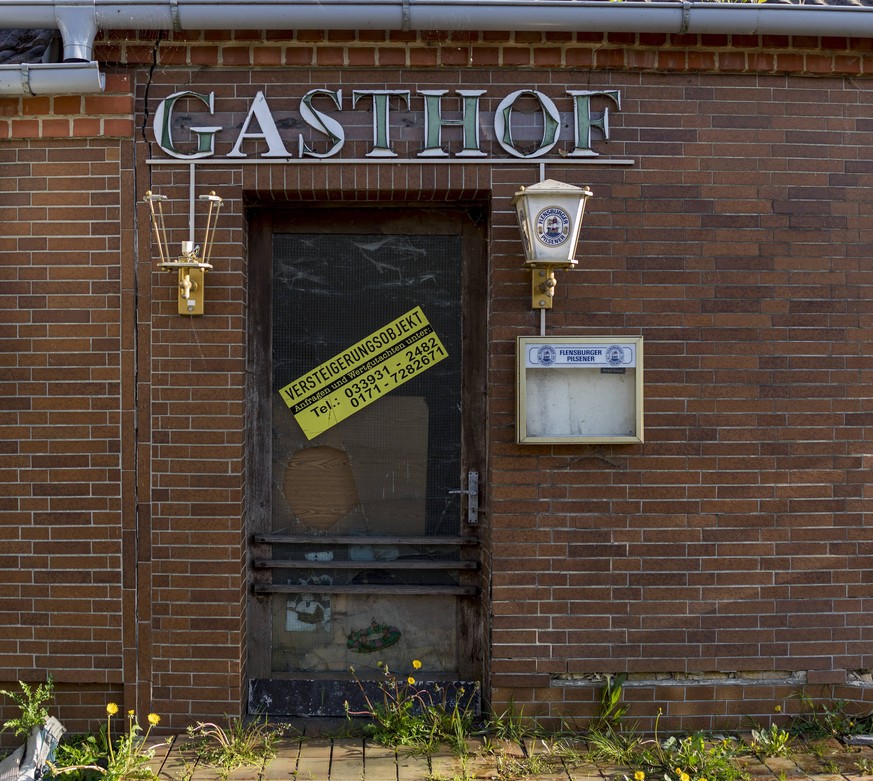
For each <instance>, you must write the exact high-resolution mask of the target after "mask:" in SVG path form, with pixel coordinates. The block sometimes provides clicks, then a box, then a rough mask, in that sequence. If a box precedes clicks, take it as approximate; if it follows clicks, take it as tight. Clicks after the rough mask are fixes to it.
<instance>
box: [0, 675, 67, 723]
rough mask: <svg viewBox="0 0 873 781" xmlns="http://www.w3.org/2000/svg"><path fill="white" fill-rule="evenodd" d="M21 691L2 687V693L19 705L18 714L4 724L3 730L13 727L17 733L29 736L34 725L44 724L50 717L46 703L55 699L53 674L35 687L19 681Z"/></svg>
mask: <svg viewBox="0 0 873 781" xmlns="http://www.w3.org/2000/svg"><path fill="white" fill-rule="evenodd" d="M18 686H19V688H20V691H17V692H11V691H7V690H6V689H0V694H2V695H3V696H4V697H9V698H10V699H11V700H12V701H13V702H14V703H15V704H16V705H17V706H18V716H17V717H16V718H14V719H9V721H7V722H5V723H4V724H3V730H7V729H11V730H12V731H13V733H14V734H16V735H23V736H27V735H29V734H30V732H31V730H32V729H33V728H34V727H39V726H42V725H43V724H44V723H45V720H46V719H47V718H48V717H49V712H48V708H46V707H45V703H48V702H51V701H52V699H54V681H53V680H52V677H51V675H49V676H48V677H47V678H46V681H45V683H41V684H40V685H39V686H37V687H36V688H35V689H33V688H31V687H30V686H28V685H27V684H26V683H25V682H24V681H19V682H18Z"/></svg>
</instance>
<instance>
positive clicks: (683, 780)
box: [679, 773, 691, 781]
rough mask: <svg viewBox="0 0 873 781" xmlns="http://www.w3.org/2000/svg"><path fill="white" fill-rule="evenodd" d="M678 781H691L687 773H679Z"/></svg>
mask: <svg viewBox="0 0 873 781" xmlns="http://www.w3.org/2000/svg"><path fill="white" fill-rule="evenodd" d="M679 781H691V776H689V775H688V773H680V774H679Z"/></svg>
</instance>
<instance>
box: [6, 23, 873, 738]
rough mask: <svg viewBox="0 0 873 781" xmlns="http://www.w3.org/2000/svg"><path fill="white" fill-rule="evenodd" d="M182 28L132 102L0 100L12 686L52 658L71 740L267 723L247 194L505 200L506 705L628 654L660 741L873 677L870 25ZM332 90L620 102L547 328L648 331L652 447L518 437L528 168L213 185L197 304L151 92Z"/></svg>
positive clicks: (492, 521) (266, 169)
mask: <svg viewBox="0 0 873 781" xmlns="http://www.w3.org/2000/svg"><path fill="white" fill-rule="evenodd" d="M164 37H165V36H158V35H157V34H155V35H151V36H145V35H143V36H142V37H141V38H134V37H127V36H124V35H121V34H115V35H112V36H110V37H109V38H108V39H107V40H106V41H104V42H103V44H101V46H99V47H98V58H99V59H100V60H101V61H102V62H105V63H107V69H110V70H111V69H112V68H116V69H117V73H116V72H114V71H113V72H112V73H111V74H110V81H109V88H108V94H107V95H102V96H92V97H85V98H73V99H66V98H41V99H28V100H25V99H22V100H4V101H0V138H2V139H5V140H3V141H0V164H2V165H0V178H2V179H3V182H2V189H0V214H2V216H3V218H4V225H5V229H4V231H3V236H2V238H0V258H2V264H0V273H2V274H3V278H4V284H3V286H2V288H0V295H2V296H3V297H4V299H5V301H4V307H3V316H2V319H0V335H2V338H0V360H2V366H3V373H2V375H0V385H2V387H3V393H2V396H3V397H4V403H3V405H2V418H0V420H2V424H0V425H2V432H3V434H2V436H0V450H2V452H0V482H2V483H3V484H4V485H3V491H0V508H2V511H3V515H2V525H0V533H2V535H3V537H2V538H3V540H4V546H3V548H2V552H0V557H2V558H3V559H4V560H5V561H4V567H3V571H4V572H5V573H6V575H5V576H4V579H3V582H2V583H0V626H2V627H3V631H2V632H0V680H4V681H5V680H8V681H10V682H12V681H14V680H15V679H17V678H20V677H23V678H27V679H31V680H37V679H39V678H41V677H42V676H43V675H44V672H45V670H50V671H52V673H53V674H54V675H55V677H56V679H57V680H58V681H59V682H60V684H59V686H60V688H61V689H62V691H63V696H62V700H63V702H64V703H65V713H66V714H67V715H68V716H69V717H70V718H73V719H74V720H75V719H79V718H80V717H81V718H88V717H87V716H86V715H85V714H84V712H83V711H84V708H83V707H82V706H84V705H89V706H90V705H92V704H93V705H94V706H95V708H96V710H97V713H95V716H96V717H99V715H100V713H99V711H100V706H101V705H102V700H103V699H105V698H109V697H113V698H118V699H123V701H124V706H123V707H125V708H128V707H137V708H139V709H140V710H146V709H149V710H156V711H157V712H159V713H161V714H162V715H164V716H165V718H166V721H165V722H164V723H165V724H168V725H170V726H172V727H173V728H174V729H178V728H182V727H184V726H185V725H186V724H188V723H190V722H191V721H192V720H193V719H194V718H197V717H202V716H211V717H215V716H216V715H220V714H222V713H234V712H240V709H241V708H242V701H243V699H244V691H245V688H244V687H245V676H246V669H245V650H246V649H245V642H246V627H245V600H246V587H245V586H246V564H247V562H246V530H245V516H246V512H245V510H246V504H245V502H246V497H245V494H244V486H245V479H246V459H245V437H244V431H245V425H244V411H245V371H244V369H245V328H246V322H247V318H248V316H249V313H247V312H246V309H245V301H246V278H247V277H246V223H245V215H244V204H243V198H244V197H245V198H246V199H249V200H261V201H269V200H274V199H275V200H283V199H288V200H292V201H293V200H298V199H305V200H311V199H320V200H331V199H333V200H337V199H342V200H354V199H362V200H375V199H380V198H382V199H388V200H395V201H401V200H406V199H413V200H415V199H422V198H424V199H436V200H451V199H453V198H456V197H459V196H461V195H463V196H465V197H482V195H483V194H487V193H489V192H490V193H491V196H492V198H493V200H492V214H491V225H490V234H489V248H490V280H489V283H490V299H489V306H490V315H489V343H490V359H489V361H490V362H489V419H488V431H487V434H488V439H489V451H490V461H489V464H488V469H487V475H486V479H485V486H486V491H487V495H486V507H485V509H486V513H485V516H484V517H485V534H486V537H487V539H486V542H487V549H488V550H489V552H490V555H491V560H490V562H489V569H488V571H489V572H490V574H491V582H490V591H489V594H488V598H489V600H490V614H491V624H492V632H491V640H492V647H491V650H490V655H491V664H490V674H491V684H492V690H491V691H490V692H489V693H490V695H491V697H492V699H493V704H494V708H495V710H497V711H498V712H500V711H502V710H503V709H504V708H505V707H507V706H508V704H509V702H510V700H511V699H512V700H513V701H514V702H515V704H516V705H517V706H518V707H522V706H523V707H524V711H525V713H526V714H528V715H537V716H540V717H551V718H553V719H557V718H558V717H560V716H564V715H566V716H582V717H584V716H585V715H586V714H590V713H592V712H593V710H594V708H595V702H596V699H597V694H598V690H599V686H600V685H601V683H600V678H599V676H600V675H601V674H610V673H616V672H622V671H626V672H629V673H630V674H631V678H630V681H629V684H628V687H627V689H626V692H627V698H628V699H629V700H630V701H632V702H633V708H632V715H633V716H634V717H636V718H641V719H643V720H644V723H645V720H646V719H650V718H651V717H653V716H654V715H655V714H656V713H657V709H658V708H659V707H661V708H663V709H664V710H665V717H666V721H665V727H668V728H670V727H677V726H682V727H689V726H701V727H710V726H716V725H725V724H727V725H731V724H734V725H735V724H736V723H737V722H738V721H739V719H740V718H741V717H742V716H745V715H762V716H768V715H769V714H771V713H772V711H773V706H774V705H775V704H776V702H777V701H778V702H780V703H781V702H782V700H783V699H784V698H785V697H786V696H787V695H788V694H789V693H790V692H791V691H792V690H793V689H795V688H797V686H798V685H799V684H796V683H790V682H788V676H789V674H796V675H800V676H801V679H802V676H803V675H806V676H807V681H808V689H809V691H810V693H812V694H817V693H818V692H819V691H820V688H819V687H821V686H823V685H830V684H835V685H836V684H839V685H844V684H845V683H846V680H847V675H848V673H847V671H854V670H866V669H868V668H871V667H873V661H871V657H870V654H869V652H868V651H867V648H868V647H869V644H870V640H871V634H873V632H871V625H870V621H869V619H868V618H867V616H868V614H869V607H870V604H869V600H870V588H869V586H868V585H867V574H866V569H867V558H868V556H867V554H868V553H869V551H870V541H869V539H870V535H869V533H868V531H867V527H866V525H865V524H866V519H867V516H866V510H867V505H866V496H865V493H864V483H865V479H866V474H867V470H868V469H869V458H868V457H867V446H866V443H865V434H866V432H867V427H868V425H869V422H870V420H871V408H870V393H869V391H868V390H867V386H868V385H869V383H868V382H867V381H868V380H869V374H870V368H869V360H868V358H867V356H868V354H869V352H870V344H869V342H870V339H869V333H870V332H869V326H870V322H869V316H868V315H867V314H866V312H867V310H868V309H869V304H868V298H869V285H870V283H871V279H870V272H869V270H868V269H867V268H866V265H865V264H864V261H863V259H865V258H866V257H867V256H868V254H869V244H870V234H869V232H868V231H867V230H866V225H865V222H864V220H865V218H866V215H867V214H868V213H869V212H870V206H871V204H870V202H869V201H870V200H871V196H870V195H869V193H870V186H869V185H870V173H871V163H870V162H869V161H870V159H871V151H873V150H871V148H870V142H869V129H870V119H869V111H868V109H867V106H866V101H865V99H864V94H865V92H864V89H863V86H864V85H865V84H866V81H865V77H866V76H868V75H869V71H870V55H869V42H867V41H852V40H842V39H840V40H836V39H835V40H818V39H794V40H789V39H787V38H786V39H780V38H773V39H767V40H764V41H761V40H759V39H758V38H757V37H738V36H734V37H733V38H732V39H731V38H727V37H712V36H703V37H700V38H698V37H696V36H673V37H664V36H652V35H640V36H624V35H621V36H618V35H616V36H603V35H594V36H586V35H572V34H559V33H554V34H550V35H547V36H545V35H540V34H536V35H531V34H522V33H516V34H473V35H459V34H452V35H450V36H445V35H436V34H434V35H426V34H421V35H415V34H411V33H410V34H388V33H382V32H373V33H358V34H356V33H306V32H299V33H288V34H287V35H281V34H274V35H272V37H271V39H270V40H269V41H266V42H263V43H261V42H258V37H259V36H257V35H252V34H248V33H246V34H242V33H237V34H231V33H226V34H212V35H210V36H209V37H208V38H207V36H205V35H201V34H186V35H181V34H180V35H176V36H174V37H173V38H172V40H164ZM153 58H156V60H155V62H156V67H155V68H154V71H153V72H151V73H150V67H149V66H150V65H151V64H152V61H153ZM203 66H209V68H206V69H204V68H203ZM252 68H253V70H252ZM317 68H320V70H317ZM325 68H326V70H325ZM492 69H493V70H492ZM250 70H251V75H249V72H250ZM850 77H851V78H850ZM395 82H396V83H395ZM341 83H342V84H343V85H348V87H347V88H352V87H365V86H367V85H372V86H375V85H380V86H383V87H384V86H387V87H396V88H400V87H401V86H402V88H404V89H410V90H412V92H413V94H414V93H415V90H416V89H418V88H422V89H423V88H434V87H435V86H440V85H444V86H446V87H449V88H452V89H454V88H462V87H470V88H472V87H480V88H487V89H488V90H489V93H488V97H489V100H491V103H487V102H486V103H483V111H488V110H493V105H494V102H496V100H499V99H500V98H502V97H504V96H505V94H507V93H508V92H509V91H511V90H513V89H519V88H522V87H528V86H537V87H539V88H541V89H543V91H544V92H546V93H547V94H549V95H550V96H551V97H553V99H556V100H559V101H560V100H562V99H563V98H562V95H563V90H564V89H565V88H577V89H578V88H609V89H620V90H621V92H622V110H621V111H620V112H614V113H613V115H612V141H611V142H610V143H609V145H599V146H598V151H601V152H602V153H603V154H604V156H609V157H616V158H618V157H628V158H632V159H633V160H634V161H635V164H634V165H633V166H631V167H603V166H598V167H590V168H580V167H572V166H570V165H561V164H560V163H559V162H549V163H548V165H547V168H546V175H547V176H549V177H552V178H556V179H563V180H565V181H568V182H570V183H573V184H588V185H590V186H591V188H592V189H593V190H594V193H595V195H594V198H593V199H592V201H591V202H590V205H589V209H588V214H587V216H586V220H585V225H584V227H583V240H582V241H583V243H582V247H581V250H580V252H579V253H578V256H579V258H580V270H577V271H575V272H573V273H559V278H558V284H559V287H558V293H557V298H556V303H555V309H554V310H553V311H552V312H550V313H549V314H548V316H547V323H548V332H549V333H555V334H572V333H587V334H608V333H614V334H638V333H641V334H643V336H644V337H645V339H646V364H645V379H646V442H645V444H644V445H639V446H616V445H612V446H578V447H577V446H529V447H521V446H518V445H516V444H514V381H515V368H514V357H513V351H514V339H515V337H516V336H518V335H529V334H535V333H537V332H538V327H539V315H538V314H537V313H533V312H531V311H530V308H529V281H528V276H527V274H526V272H524V271H523V270H522V269H521V268H520V257H519V255H520V245H519V241H518V231H517V228H516V227H515V225H514V218H513V216H512V214H511V212H510V211H509V201H510V199H511V197H512V194H513V193H514V192H515V190H516V189H517V188H518V185H520V184H531V183H533V182H535V181H536V180H537V179H538V176H539V172H538V169H537V166H536V165H531V164H530V163H520V164H519V165H518V166H514V165H501V166H493V167H488V166H472V165H463V164H461V163H458V165H457V166H441V167H435V166H430V165H428V164H422V165H420V166H407V167H405V168H403V176H402V177H400V176H399V175H398V172H397V170H396V167H394V166H391V165H390V164H379V165H371V166H368V167H367V168H366V169H364V168H362V167H355V166H342V167H334V168H330V169H327V168H326V167H325V166H318V165H317V164H308V165H301V164H296V165H292V166H281V165H277V164H273V165H270V166H248V167H247V166H239V167H222V168H218V167H212V168H210V167H208V166H204V167H198V169H197V188H198V192H201V191H205V190H206V189H215V190H216V191H217V192H219V194H220V195H222V196H224V197H225V204H226V206H225V215H224V219H223V221H222V228H221V232H220V236H219V244H218V246H217V248H216V253H215V261H216V263H215V265H216V269H215V271H213V272H210V273H209V275H208V278H207V284H208V288H209V291H210V292H209V297H208V310H209V314H208V315H207V316H206V317H204V318H198V319H189V318H180V317H179V316H178V315H176V314H175V292H174V285H173V282H172V280H171V279H169V278H168V277H167V276H165V275H163V274H162V273H159V272H157V271H154V270H153V269H154V263H153V257H154V253H153V252H152V249H151V248H150V246H149V231H148V224H147V214H146V211H145V209H144V208H143V206H142V204H141V203H139V201H140V199H141V197H142V195H143V193H144V192H145V190H146V189H149V188H153V189H154V190H155V191H157V192H161V193H162V194H166V195H169V196H170V197H172V198H174V199H176V202H175V203H174V205H173V206H172V207H171V211H172V215H171V220H170V222H171V226H172V228H173V230H174V237H175V239H178V240H181V238H187V234H186V222H187V214H186V209H187V205H186V203H185V199H186V198H187V188H188V166H187V165H186V164H184V163H180V164H179V165H176V166H171V167H165V166H156V165H148V164H147V163H146V158H147V157H148V156H149V155H155V156H160V155H161V153H160V152H159V150H157V149H156V147H155V146H154V145H153V144H151V145H150V146H149V145H147V144H146V143H143V142H142V141H141V138H142V135H141V133H140V129H141V127H142V125H143V122H144V114H143V109H144V100H145V98H146V96H148V100H149V103H148V112H149V116H150V115H151V113H152V112H153V111H154V108H155V105H156V103H155V101H156V100H158V99H160V98H162V97H165V96H166V95H168V94H169V93H171V92H173V91H176V90H177V89H181V88H184V87H186V86H187V85H189V84H194V85H196V87H197V89H198V90H199V91H207V90H209V89H215V90H216V93H217V99H218V100H219V101H221V100H224V101H226V102H225V103H224V104H223V105H225V106H227V108H226V109H225V110H226V111H228V112H231V113H232V114H235V116H236V120H237V121H239V120H241V118H242V116H244V113H242V112H244V111H245V109H246V105H247V103H246V101H247V100H248V99H250V98H251V97H252V96H253V95H254V93H255V91H256V90H257V89H261V88H264V87H266V86H267V85H269V90H272V91H273V94H275V95H276V96H280V95H281V96H284V97H277V100H279V101H281V100H286V101H287V105H289V106H290V105H293V104H294V103H295V101H296V100H297V99H299V96H300V95H301V94H302V93H303V92H304V91H305V89H309V88H311V87H315V86H321V85H324V86H338V85H340V84H341ZM859 85H860V87H861V88H859ZM268 94H270V93H269V92H268ZM134 98H135V100H136V103H135V112H134V111H133V109H132V106H133V105H134ZM231 98H234V100H233V101H231ZM565 102H566V101H565ZM561 107H562V109H563V110H567V107H566V106H564V105H563V104H561ZM98 115H101V116H98ZM98 122H99V123H100V124H95V123H98ZM146 137H147V139H148V140H149V141H151V131H150V129H147V131H146ZM134 139H135V140H136V142H137V143H134ZM405 143H406V142H402V141H398V142H397V144H396V146H397V149H398V151H400V152H401V154H402V155H406V152H407V149H406V147H405V146H404V144H405ZM415 143H416V142H415V141H412V142H410V143H409V150H410V154H411V155H414V153H415V151H417V149H416V147H415ZM134 217H136V220H137V221H136V222H135V221H134ZM175 239H174V240H175ZM7 630H8V631H7ZM688 678H691V679H694V680H692V681H691V682H689V681H688V680H687V679H688ZM657 681H667V682H668V683H658V685H656V682H657ZM780 681H781V683H780ZM837 693H838V694H841V695H843V696H851V697H853V698H854V697H858V698H860V697H862V696H863V695H864V692H863V691H861V690H860V689H858V688H851V689H842V690H839V689H838V690H837ZM74 705H75V707H76V708H77V709H74ZM785 705H786V707H788V703H785ZM77 723H81V722H77Z"/></svg>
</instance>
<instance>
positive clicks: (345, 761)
mask: <svg viewBox="0 0 873 781" xmlns="http://www.w3.org/2000/svg"><path fill="white" fill-rule="evenodd" d="M363 777H364V740H363V738H335V739H334V741H333V753H332V754H331V760H330V781H361V779H362V778H363Z"/></svg>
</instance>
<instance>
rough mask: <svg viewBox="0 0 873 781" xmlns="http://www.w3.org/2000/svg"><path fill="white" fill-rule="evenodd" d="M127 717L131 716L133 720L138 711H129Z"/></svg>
mask: <svg viewBox="0 0 873 781" xmlns="http://www.w3.org/2000/svg"><path fill="white" fill-rule="evenodd" d="M127 715H128V716H130V717H131V718H133V717H134V716H136V711H135V710H129V711H128V712H127Z"/></svg>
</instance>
